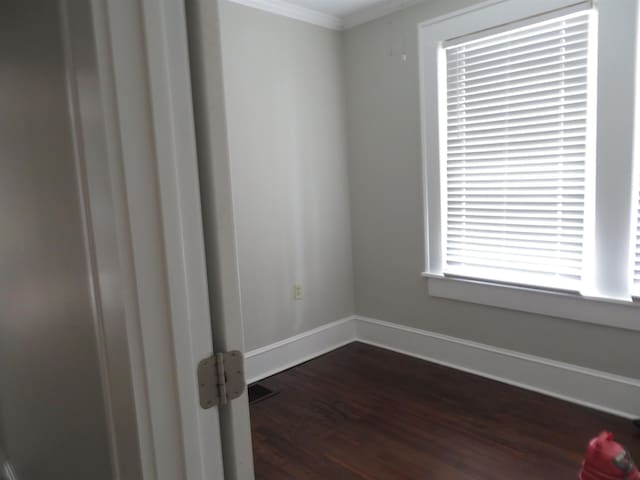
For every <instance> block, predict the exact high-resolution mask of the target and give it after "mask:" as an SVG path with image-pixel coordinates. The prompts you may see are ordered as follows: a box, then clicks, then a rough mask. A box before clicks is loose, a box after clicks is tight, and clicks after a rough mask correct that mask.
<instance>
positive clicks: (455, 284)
mask: <svg viewBox="0 0 640 480" xmlns="http://www.w3.org/2000/svg"><path fill="white" fill-rule="evenodd" d="M576 3H579V1H577V0H544V1H539V2H530V1H528V0H488V1H486V2H482V3H480V4H478V5H475V6H473V7H470V8H467V9H463V10H460V11H457V12H453V13H452V14H449V15H445V16H442V17H437V18H434V19H431V20H429V21H427V22H424V23H422V24H420V25H419V26H418V29H419V48H420V55H419V57H420V93H421V120H422V129H421V132H422V145H423V148H422V154H423V176H424V178H423V180H424V181H423V185H424V205H425V230H424V231H425V265H426V271H425V273H423V276H424V277H425V278H427V279H428V288H429V294H430V295H432V296H435V297H442V298H448V299H453V300H459V301H464V302H470V303H476V304H483V305H490V306H495V307H501V308H506V309H511V310H517V311H524V312H530V313H537V314H542V315H547V316H554V317H559V318H566V319H571V320H577V321H582V322H587V323H593V324H598V325H606V326H609V327H617V328H624V329H629V330H635V331H640V303H638V302H634V301H633V300H632V298H631V297H630V296H629V293H628V292H629V291H631V285H630V284H628V283H625V282H628V281H631V279H630V278H629V279H625V280H624V281H622V282H621V281H620V277H621V275H618V278H617V279H615V280H613V281H612V280H611V278H610V275H609V273H608V272H609V271H610V270H611V269H612V268H611V267H610V265H616V264H617V265H620V264H621V263H620V262H621V261H622V262H625V261H627V258H628V256H627V251H629V250H630V249H629V248H628V242H629V241H631V235H632V233H634V232H633V231H631V230H629V231H628V235H619V234H618V235H617V236H614V237H615V238H614V239H604V238H602V237H598V236H596V240H595V241H596V242H598V241H600V242H604V241H612V245H611V247H610V248H609V249H607V250H608V251H607V255H606V258H603V257H600V258H599V259H598V261H596V263H595V266H594V270H595V271H594V272H593V274H592V275H593V278H594V281H593V283H594V288H593V291H594V292H597V294H591V292H590V291H589V292H583V295H580V294H573V293H565V292H556V291H551V290H543V289H536V288H527V287H519V286H510V285H504V284H499V283H493V282H490V281H478V280H467V279H461V278H452V277H445V276H444V275H443V274H442V270H443V265H442V257H441V251H442V243H441V242H442V240H441V235H440V234H441V218H440V208H441V198H440V156H439V141H440V139H441V135H442V132H440V131H439V129H438V128H437V125H439V113H438V109H441V108H442V106H443V105H442V102H443V99H442V98H441V96H438V89H437V78H438V74H439V72H438V69H437V68H435V66H436V65H437V62H438V58H437V57H438V55H441V49H439V48H437V47H438V45H440V44H441V42H442V41H443V40H445V39H447V38H453V37H458V36H462V35H467V34H470V33H473V32H475V31H479V30H482V29H489V28H493V27H495V26H497V25H500V24H506V23H510V22H514V21H518V20H521V19H523V18H527V17H530V16H535V15H540V14H543V13H545V12H549V11H552V10H556V9H563V8H567V7H569V6H572V5H575V4H576ZM625 3H626V2H625ZM613 5H615V0H600V1H599V2H598V9H599V13H600V15H599V16H600V18H599V23H600V25H599V30H600V32H601V34H600V35H599V39H598V40H599V42H598V43H599V47H598V49H599V50H601V51H604V52H606V51H609V49H608V46H609V45H611V46H612V47H613V46H615V51H616V54H617V55H618V56H623V58H625V57H626V58H633V59H636V42H635V41H633V42H629V41H627V42H621V41H620V38H621V37H622V38H628V36H629V35H630V34H631V33H632V34H633V36H634V39H635V34H636V21H637V17H636V13H637V12H635V11H634V12H633V14H632V15H631V14H629V12H628V11H626V12H620V11H619V10H620V9H617V10H618V11H616V8H615V7H613ZM603 8H604V9H605V12H604V15H603V14H602V13H603V11H602V9H603ZM453 19H455V21H450V20H453ZM621 23H622V27H621ZM625 23H626V24H625ZM602 32H604V33H602ZM625 35H627V37H625ZM623 49H624V51H622V50H623ZM628 63H631V64H632V65H630V67H629V71H628V72H627V71H625V72H622V73H621V72H619V71H616V72H615V74H612V71H611V65H609V64H607V63H606V57H605V62H601V61H600V59H598V73H599V75H598V77H599V81H598V83H599V87H598V97H599V99H598V104H599V106H598V118H597V120H596V121H597V122H598V135H597V143H598V146H597V155H598V157H601V158H623V159H624V160H623V164H624V166H625V167H626V166H629V165H632V164H633V152H634V128H633V126H634V116H635V110H636V108H635V103H636V102H635V100H634V101H629V99H635V83H636V82H635V77H636V65H635V62H628ZM607 74H608V75H607ZM625 74H630V75H628V76H627V77H625ZM603 84H604V86H603ZM434 85H436V86H435V87H434ZM612 85H613V87H614V88H611V86H612ZM614 95H615V97H614ZM620 95H623V96H624V97H625V98H627V104H628V105H629V106H628V108H624V107H622V108H623V111H622V121H623V122H628V123H626V125H628V128H617V129H616V130H615V131H612V130H611V129H610V128H607V127H606V123H605V122H607V121H608V119H610V118H611V115H612V111H611V110H612V108H617V109H618V111H617V112H616V118H620V116H621V115H619V111H620V105H618V104H617V102H616V101H615V98H616V97H619V96H620ZM434 105H438V108H437V109H436V108H433V106H434ZM612 105H613V106H612ZM602 125H604V128H602V127H601V126H602ZM618 125H619V123H618ZM621 133H622V135H621ZM597 168H598V175H599V177H598V180H597V181H598V186H597V189H596V192H597V194H601V188H602V185H601V183H602V184H604V183H607V182H614V184H616V185H619V186H620V195H619V196H618V198H616V199H613V200H611V201H610V200H606V201H604V202H601V204H599V206H598V208H600V209H601V210H600V215H598V220H596V221H597V222H603V223H604V224H607V222H608V221H611V217H615V219H622V218H624V219H628V218H629V217H630V216H631V214H632V210H631V209H632V205H633V202H631V201H629V200H630V199H631V198H632V194H633V192H632V182H631V181H629V179H628V172H629V171H631V170H630V169H627V170H626V172H627V173H626V174H625V173H624V172H622V173H620V172H619V171H618V172H616V171H615V170H620V171H621V170H625V169H624V168H620V169H611V168H609V165H607V166H606V168H605V166H603V165H600V166H599V167H597ZM427 172H428V173H427ZM627 184H628V185H627ZM605 208H606V210H605V211H606V212H607V216H606V217H605V216H603V215H602V210H604V209H605ZM611 212H614V213H611ZM630 227H631V225H629V224H628V222H627V228H630ZM618 233H620V232H618ZM623 233H624V232H623ZM616 240H617V243H616ZM625 246H627V248H624V247H625ZM595 279H600V281H598V280H595ZM609 285H612V286H611V287H609ZM623 292H624V293H623Z"/></svg>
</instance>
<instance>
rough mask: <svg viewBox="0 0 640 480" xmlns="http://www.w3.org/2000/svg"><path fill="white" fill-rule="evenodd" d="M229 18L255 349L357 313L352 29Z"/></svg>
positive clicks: (240, 220) (237, 170)
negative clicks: (350, 134)
mask: <svg viewBox="0 0 640 480" xmlns="http://www.w3.org/2000/svg"><path fill="white" fill-rule="evenodd" d="M221 20H222V22H221V23H222V41H223V44H222V46H223V52H224V55H223V61H224V70H225V76H224V80H225V86H226V99H227V105H226V106H227V115H228V129H229V149H230V158H231V165H232V167H231V168H232V172H231V174H232V186H233V190H234V191H233V198H234V203H235V214H236V225H237V229H238V254H239V259H240V283H241V295H242V307H243V313H244V323H245V332H246V347H247V349H249V350H251V349H254V348H257V347H260V346H264V345H267V344H270V343H273V342H276V341H278V340H281V339H284V338H287V337H290V336H293V335H295V334H297V333H300V332H303V331H306V330H310V329H312V328H315V327H318V326H320V325H323V324H326V323H328V322H331V321H334V320H338V319H341V318H344V317H346V316H349V315H352V314H353V313H354V306H353V302H354V300H353V298H354V294H353V266H352V258H351V236H350V218H349V214H350V211H349V194H348V182H347V160H346V126H345V122H346V119H345V116H346V113H345V97H344V88H343V76H342V75H343V73H342V68H341V67H342V66H341V52H342V51H341V34H340V33H339V32H334V31H331V30H327V29H324V28H320V27H316V26H313V25H309V24H306V23H303V22H300V21H297V20H291V19H288V18H284V17H280V16H276V15H273V14H270V13H266V12H263V11H260V10H256V9H252V8H248V7H244V6H241V5H237V4H232V3H229V2H221ZM296 283H300V284H302V286H303V293H304V298H303V300H297V301H296V300H294V295H293V287H294V284H296Z"/></svg>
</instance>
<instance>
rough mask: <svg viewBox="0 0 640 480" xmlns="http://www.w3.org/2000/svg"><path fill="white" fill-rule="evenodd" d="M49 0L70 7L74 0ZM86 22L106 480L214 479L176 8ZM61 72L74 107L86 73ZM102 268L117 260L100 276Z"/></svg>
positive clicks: (95, 13)
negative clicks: (91, 58)
mask: <svg viewBox="0 0 640 480" xmlns="http://www.w3.org/2000/svg"><path fill="white" fill-rule="evenodd" d="M61 2H62V3H61V4H62V5H63V8H64V9H66V11H67V12H69V13H72V12H74V11H75V9H76V8H78V7H77V5H78V4H81V3H83V2H82V1H79V2H78V1H77V0H61ZM90 15H91V19H92V27H93V39H94V43H95V45H94V47H95V58H96V67H97V83H98V84H99V99H97V100H96V102H95V103H96V104H95V105H93V106H94V107H95V110H94V111H92V112H88V113H87V115H85V116H83V115H78V117H77V121H78V123H77V134H78V139H77V143H78V145H79V147H80V148H78V150H79V151H81V152H83V153H84V155H79V157H82V160H83V161H84V162H85V163H86V165H85V166H84V171H83V175H84V178H83V180H82V181H83V183H84V187H85V188H84V189H83V191H84V197H85V201H86V207H85V212H86V214H87V217H88V221H87V229H88V232H89V237H90V241H89V242H88V243H89V249H90V250H91V252H90V256H91V257H92V259H93V264H94V265H95V266H96V268H94V274H93V279H92V280H93V281H94V283H95V287H94V291H95V293H96V304H97V309H98V310H99V311H100V315H98V317H99V320H98V323H100V325H99V327H100V328H99V331H100V332H102V334H99V335H98V337H99V338H98V341H99V343H101V350H102V351H103V355H102V360H103V361H102V368H103V372H104V375H105V378H106V380H105V387H104V388H105V402H106V404H107V410H108V418H110V420H111V422H110V423H111V425H110V427H111V428H110V433H111V447H112V448H111V449H112V456H113V459H114V461H113V462H114V465H115V470H116V472H117V473H116V477H117V478H118V479H127V480H128V479H129V478H140V477H141V478H143V479H145V480H156V479H157V480H180V479H184V480H187V479H188V480H212V479H222V478H225V477H224V474H223V461H222V439H221V435H220V419H219V411H218V409H217V408H212V409H210V410H203V409H201V408H200V405H199V399H198V384H197V379H196V367H197V364H198V362H199V361H200V360H201V359H203V358H205V357H208V356H209V355H211V354H212V353H213V336H212V326H211V314H210V305H209V288H208V281H207V269H206V256H205V245H204V233H203V225H202V211H201V203H200V202H201V199H200V190H199V174H198V164H197V154H196V141H195V126H194V117H193V108H192V96H191V81H190V71H189V57H188V44H187V29H186V17H185V8H184V4H183V2H176V1H175V0H91V13H90ZM71 16H72V15H71ZM69 42H70V49H69V50H70V51H71V52H73V51H74V50H75V48H76V47H78V50H81V48H80V46H78V45H74V37H73V36H71V37H70V39H69ZM73 65H75V67H74V68H72V71H71V74H70V76H71V77H72V81H71V85H72V87H73V88H72V89H71V92H72V96H76V97H77V98H76V99H80V100H81V98H79V97H81V96H82V94H83V91H82V88H81V87H80V88H76V87H77V86H78V85H81V83H82V82H83V81H84V80H83V75H85V74H86V72H84V71H83V70H82V67H83V65H82V64H81V62H77V63H75V64H74V62H72V66H73ZM78 103H81V102H78ZM96 114H97V115H99V119H98V120H99V122H98V123H99V124H100V125H101V126H102V129H101V136H102V138H101V141H102V143H103V147H104V148H103V150H104V152H103V153H104V155H91V154H89V153H95V152H94V151H90V149H93V148H95V144H90V140H91V139H87V138H85V137H84V136H83V134H82V133H83V132H87V131H89V130H90V128H89V127H91V126H94V127H95V121H96V118H92V117H91V115H96ZM71 115H72V117H73V116H74V113H73V111H72V113H71ZM93 140H95V139H93ZM105 192H106V193H105ZM105 198H107V199H108V200H109V202H110V204H109V208H106V209H105V208H102V207H103V206H104V205H103V204H104V201H105ZM108 224H112V226H113V230H112V231H107V232H105V230H104V228H103V227H104V226H105V225H108ZM113 232H115V235H114V238H113V245H108V242H105V241H103V240H104V237H105V235H106V236H109V235H110V234H112V233H113ZM107 260H110V261H111V265H113V262H116V263H117V266H118V268H117V269H115V270H113V271H111V272H110V273H111V275H107V274H106V273H109V272H106V270H103V269H102V268H101V265H103V264H106V262H107ZM103 274H104V275H103ZM114 291H117V293H116V294H114V295H115V296H116V297H117V298H118V301H119V307H120V308H121V310H120V315H119V316H118V315H114V316H113V318H112V319H115V318H116V317H117V318H120V319H121V320H120V321H116V320H114V322H113V323H112V322H110V318H109V316H108V314H109V308H111V307H113V305H112V304H109V303H108V302H107V299H108V297H109V294H110V293H113V292H114ZM109 298H113V295H112V296H111V297H109ZM116 310H117V309H116ZM116 313H117V312H116ZM123 379H124V380H123ZM132 406H133V407H134V410H133V411H132V408H131V407H132ZM132 422H134V425H132ZM247 424H248V422H247ZM132 436H134V439H135V440H137V441H133V442H132ZM132 444H134V445H133V446H134V447H137V448H135V449H134V452H132V451H131V448H130V447H131V446H132ZM136 461H137V462H138V463H139V465H138V466H137V469H138V470H139V472H140V475H139V476H138V475H135V474H132V473H131V472H135V471H136V465H134V464H135V463H136Z"/></svg>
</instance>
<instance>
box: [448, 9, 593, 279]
mask: <svg viewBox="0 0 640 480" xmlns="http://www.w3.org/2000/svg"><path fill="white" fill-rule="evenodd" d="M592 21H593V15H592V11H591V10H586V11H580V12H578V13H569V14H567V15H563V16H560V17H555V16H554V17H553V18H552V19H551V20H543V21H538V22H535V23H532V24H528V25H525V26H523V27H520V28H509V29H507V30H506V31H501V32H499V33H493V34H492V33H491V32H483V33H482V34H481V35H471V38H467V37H462V38H459V39H456V40H455V41H452V42H445V43H444V46H443V47H444V53H445V56H444V59H445V63H446V67H444V69H446V82H443V84H442V85H441V88H442V90H443V91H441V95H444V96H446V102H447V104H446V114H445V113H444V112H443V117H444V116H446V118H443V119H442V121H441V128H443V129H445V130H446V140H445V141H443V145H441V156H442V158H443V162H444V163H443V165H442V185H441V188H442V192H443V204H444V208H443V216H444V217H445V218H446V221H445V222H443V243H444V246H445V248H444V268H443V271H444V273H445V274H449V275H459V276H464V277H472V278H481V279H492V280H501V281H506V282H513V283H518V284H527V285H538V286H546V287H554V288H561V289H567V290H575V291H578V290H580V286H581V285H580V282H581V279H582V266H583V256H584V253H585V252H584V237H585V223H586V219H585V216H586V215H587V214H588V213H589V212H586V211H585V204H586V198H587V197H588V196H589V195H593V188H594V187H595V183H593V182H592V183H591V184H589V182H588V180H589V179H590V178H593V175H594V170H593V168H592V166H591V165H589V163H590V162H589V152H590V150H592V149H593V148H592V147H593V145H592V144H590V142H589V140H588V139H589V138H593V137H594V132H590V131H589V127H590V123H589V121H588V117H589V115H590V113H591V112H593V110H594V108H593V106H595V101H594V100H595V99H594V98H590V90H589V84H590V82H592V81H593V80H592V77H593V75H592V70H593V69H592V67H590V65H589V53H590V52H592V51H594V50H595V48H596V45H595V44H594V43H595V42H593V41H592V40H590V36H589V31H590V29H591V28H592V25H591V24H592ZM501 30H503V29H501ZM441 68H442V67H441ZM445 85H446V86H445ZM444 90H446V91H444Z"/></svg>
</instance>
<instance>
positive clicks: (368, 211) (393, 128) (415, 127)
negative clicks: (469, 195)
mask: <svg viewBox="0 0 640 480" xmlns="http://www.w3.org/2000/svg"><path fill="white" fill-rule="evenodd" d="M473 3H475V2H473V1H470V0H431V1H429V2H425V3H423V4H420V5H418V6H415V7H411V8H409V9H406V10H403V11H401V12H398V13H396V14H392V15H390V16H387V17H385V18H382V19H378V20H376V21H373V22H371V23H368V24H365V25H361V26H358V27H355V28H353V29H351V30H348V31H347V32H346V33H345V34H344V67H345V72H346V82H347V131H348V139H349V149H348V151H349V179H350V192H351V209H352V213H351V216H352V231H353V252H354V265H355V298H356V311H357V312H358V314H360V315H364V316H369V317H373V318H377V319H381V320H386V321H389V322H396V323H400V324H403V325H408V326H412V327H417V328H421V329H425V330H430V331H434V332H439V333H444V334H448V335H453V336H456V337H460V338H464V339H469V340H474V341H478V342H483V343H486V344H489V345H495V346H499V347H503V348H509V349H513V350H517V351H520V352H525V353H530V354H534V355H539V356H542V357H547V358H551V359H556V360H560V361H565V362H570V363H574V364H577V365H583V366H586V367H591V368H596V369H600V370H604V371H609V372H614V373H618V374H622V375H628V376H632V377H640V371H639V369H640V363H639V362H638V361H637V356H638V346H639V345H640V334H638V333H633V332H629V331H624V330H617V329H610V328H606V327H599V326H595V325H589V324H584V323H579V322H575V321H569V320H562V319H557V318H548V317H542V316H537V315H532V314H525V313H520V312H514V311H508V310H502V309H497V308H489V307H483V306H479V305H472V304H466V303H460V302H454V301H448V300H443V299H437V298H433V297H430V296H429V295H428V292H427V280H425V279H423V278H421V276H420V273H421V271H422V270H423V267H424V244H423V238H424V237H423V228H424V222H423V206H422V185H421V154H420V112H419V104H418V103H419V101H418V99H419V74H418V58H417V24H418V23H420V22H422V21H424V20H426V19H428V18H431V17H434V16H438V15H442V14H445V13H448V12H450V11H453V10H457V9H459V8H464V7H466V6H469V5H471V4H473ZM405 48H406V52H407V55H408V57H407V61H406V62H403V61H402V57H401V53H402V51H403V49H405Z"/></svg>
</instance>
